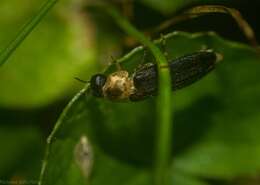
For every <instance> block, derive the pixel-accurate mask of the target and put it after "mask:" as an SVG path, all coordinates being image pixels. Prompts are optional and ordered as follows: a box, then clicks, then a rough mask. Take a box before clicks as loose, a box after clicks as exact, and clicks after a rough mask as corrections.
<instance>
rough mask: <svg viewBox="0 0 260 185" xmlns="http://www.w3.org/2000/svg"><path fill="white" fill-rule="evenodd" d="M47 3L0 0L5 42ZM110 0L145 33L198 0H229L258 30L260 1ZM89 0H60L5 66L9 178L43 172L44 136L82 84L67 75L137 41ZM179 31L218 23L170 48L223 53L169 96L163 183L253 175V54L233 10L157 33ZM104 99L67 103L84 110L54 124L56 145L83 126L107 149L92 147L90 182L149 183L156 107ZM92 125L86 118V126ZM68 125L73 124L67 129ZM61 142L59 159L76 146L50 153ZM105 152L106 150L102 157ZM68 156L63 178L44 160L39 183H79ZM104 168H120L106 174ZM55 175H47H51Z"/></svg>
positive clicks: (250, 179)
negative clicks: (168, 166) (60, 125)
mask: <svg viewBox="0 0 260 185" xmlns="http://www.w3.org/2000/svg"><path fill="white" fill-rule="evenodd" d="M42 2H43V1H42V0H37V1H35V0H23V1H21V0H11V1H10V0H1V2H0V12H1V13H0V14H1V16H0V50H2V49H4V48H5V46H6V45H7V43H8V42H9V41H10V40H11V39H12V38H13V37H14V36H15V35H16V33H17V32H18V30H19V29H20V27H21V26H22V25H23V24H24V23H25V22H26V21H27V20H28V19H29V18H30V17H32V16H33V15H34V14H35V13H36V12H37V11H38V9H39V7H40V5H41V4H42ZM107 2H108V3H111V4H113V5H114V6H116V7H117V8H118V9H119V10H120V12H121V13H122V14H124V15H126V16H128V19H129V20H130V21H131V22H132V23H133V24H134V25H135V26H136V27H137V28H139V29H140V30H143V31H149V30H151V29H152V28H155V27H156V26H158V25H159V24H160V23H161V22H163V21H164V20H167V19H169V18H171V17H173V16H174V15H176V14H178V13H179V12H181V11H182V10H183V9H185V8H189V7H192V6H194V5H201V4H221V5H226V6H228V7H233V8H236V9H238V10H239V11H240V12H241V13H242V15H243V16H244V18H245V19H246V20H247V21H248V22H249V24H250V25H251V26H252V27H253V29H254V31H255V33H256V37H257V38H260V34H259V33H260V25H259V23H258V21H259V20H258V17H259V16H260V13H259V9H260V2H258V1H252V2H251V1H250V2H249V1H245V0H236V1H227V0H220V1H218V0H187V1H184V0H175V1H173V0H163V1H162V0H161V1H159V0H140V1H130V0H126V1H119V0H118V1H116V0H113V1H112V0H111V1H107ZM91 3H94V1H87V0H86V1H84V0H64V1H60V2H59V3H58V4H57V5H56V6H55V8H54V9H53V10H51V12H49V14H48V16H47V17H46V18H44V19H43V21H42V22H41V23H40V24H39V26H38V27H36V29H35V30H34V31H33V32H32V34H30V35H29V37H28V38H27V39H26V40H25V41H24V42H23V43H22V45H21V46H20V47H19V48H18V49H17V51H15V53H14V54H13V55H12V56H11V58H10V59H9V61H8V62H7V63H6V64H4V65H3V66H2V67H1V68H0V87H1V88H0V147H1V149H0V184H3V183H5V184H6V183H9V184H10V182H11V181H12V180H14V182H19V181H23V180H27V181H26V182H27V183H28V184H30V183H29V181H31V183H34V184H35V183H36V182H37V181H38V179H39V174H40V169H41V165H42V161H43V158H44V151H45V147H46V139H47V137H48V135H49V134H50V132H51V130H52V128H53V127H54V125H55V122H56V121H57V119H58V117H59V115H60V114H61V112H62V110H63V109H64V107H65V106H66V104H67V103H68V102H69V100H70V99H71V98H72V97H73V96H74V95H75V94H76V93H77V92H78V91H79V90H80V89H82V88H83V86H84V85H83V84H81V83H79V82H78V81H76V80H75V79H74V77H79V78H81V79H84V80H87V79H89V78H90V77H91V75H93V74H95V73H98V72H102V71H104V69H106V67H107V66H108V65H109V63H110V62H111V56H113V57H114V58H120V57H121V56H123V54H127V53H128V52H129V51H130V50H131V49H133V48H134V47H136V46H138V43H136V42H134V39H133V38H129V37H128V36H127V35H125V34H124V33H123V32H122V31H121V30H120V29H119V28H118V26H117V25H116V24H115V23H114V21H113V20H112V19H111V18H110V17H109V16H107V15H106V14H105V13H104V12H102V11H98V10H95V9H91V8H87V6H88V5H89V4H91ZM175 30H180V31H185V32H191V33H196V32H204V31H214V32H216V33H217V34H218V35H220V37H218V36H210V35H204V36H198V37H193V36H191V35H185V34H179V35H178V34H177V35H176V36H174V37H173V38H172V40H170V41H169V45H167V47H168V51H170V57H177V56H181V55H183V54H186V53H190V52H192V51H196V50H199V48H201V47H202V46H203V45H206V46H210V47H212V48H214V49H216V50H217V51H222V52H223V53H224V58H225V60H224V62H223V63H222V64H220V66H219V68H217V69H216V71H214V72H213V74H210V75H209V76H207V77H206V78H205V79H203V80H202V82H199V83H198V84H194V85H192V86H191V87H189V88H187V89H185V90H183V91H182V90H181V91H180V92H177V93H176V94H175V93H174V101H173V106H174V107H175V112H174V114H175V119H174V124H175V127H174V138H173V148H174V150H173V153H174V154H173V167H172V168H173V171H172V173H173V174H171V176H172V179H173V180H172V181H171V183H170V184H174V185H196V184H197V185H202V184H212V185H215V184H216V185H218V184H225V185H237V184H238V185H258V184H260V180H259V179H260V176H259V175H260V138H259V130H260V83H259V77H258V75H259V74H260V73H259V72H260V63H259V64H258V62H260V59H259V57H258V56H257V55H256V54H255V53H254V49H252V48H250V46H247V40H246V39H245V38H244V36H243V34H242V33H241V31H240V30H239V29H238V26H237V25H236V23H235V22H234V20H233V19H232V18H231V17H230V16H228V15H221V14H218V15H213V14H212V15H208V16H204V17H201V18H198V19H194V20H188V21H185V22H183V23H180V24H177V25H174V26H171V27H169V28H168V29H166V30H164V31H163V32H162V33H163V34H167V33H170V32H173V31H175ZM160 34H161V33H157V34H153V35H152V38H154V39H156V38H159V37H160ZM230 41H234V42H230ZM258 41H259V39H258ZM171 53H172V54H171ZM139 55H140V54H137V56H138V57H139ZM133 58H134V56H133ZM131 60H133V61H139V60H137V59H126V60H123V64H124V65H126V68H127V69H128V68H133V66H137V65H138V63H136V64H134V63H131ZM129 63H130V64H131V65H132V66H131V65H130V66H129ZM80 101H81V102H84V101H85V100H84V101H83V100H80ZM102 101H103V100H95V99H91V100H89V102H87V103H82V104H83V105H81V104H80V105H75V108H73V110H75V111H77V112H81V113H82V114H83V113H84V115H83V117H81V118H80V119H78V118H77V119H76V116H75V115H74V114H73V115H69V117H70V116H71V118H74V117H75V120H74V121H71V122H72V123H73V125H74V126H73V125H70V126H68V127H66V128H64V130H62V131H60V132H61V133H59V134H58V136H57V138H58V139H61V141H59V142H61V143H59V144H58V145H57V147H60V146H70V145H69V144H68V143H67V142H68V140H69V139H70V137H71V135H73V137H74V136H75V137H76V136H77V137H76V139H75V140H77V139H78V138H80V136H81V134H82V133H81V131H78V130H81V129H82V132H83V133H86V134H87V135H88V136H89V137H90V138H91V139H92V142H93V143H95V144H94V145H95V147H96V146H97V148H98V149H95V150H97V153H99V150H102V151H101V152H100V155H97V156H98V157H97V160H98V159H100V161H99V162H97V163H98V164H97V165H96V166H95V169H94V171H95V170H96V172H95V173H94V175H93V177H92V178H93V180H90V184H103V185H105V184H107V185H110V184H111V185H114V184H140V185H141V184H149V182H150V178H149V177H148V176H150V174H149V173H150V171H149V170H148V171H146V169H149V168H151V166H152V162H151V161H152V159H153V157H152V154H151V153H152V150H151V148H152V145H153V140H154V129H155V128H154V124H155V123H153V122H154V121H153V120H154V119H153V116H151V115H153V111H154V110H153V109H152V107H153V105H154V100H148V101H145V102H141V103H139V104H131V103H126V104H123V105H122V104H117V103H109V102H102ZM137 107H138V108H137ZM78 109H79V110H78ZM85 109H87V110H85ZM84 111H85V112H84ZM75 114H76V113H75ZM85 114H86V115H85ZM118 115H119V116H118ZM125 117H127V118H128V120H127V121H125V120H124V119H125ZM68 120H69V119H67V120H65V121H63V122H66V121H68ZM68 122H69V121H68ZM76 123H77V124H76ZM87 124H88V125H90V126H86V128H85V127H84V125H87ZM78 125H80V126H78ZM82 125H83V127H84V128H82ZM140 125H141V126H140ZM74 128H75V130H76V131H72V130H74ZM77 129H78V130H77ZM84 129H85V130H86V131H85V130H84ZM70 131H71V133H73V134H71V133H70ZM92 135H94V136H92ZM126 135H127V136H126ZM64 138H65V139H64ZM63 139H64V140H63ZM140 140H141V141H140ZM65 141H66V142H65ZM63 142H64V143H63ZM73 142H74V141H73ZM67 144H68V145H67ZM73 146H74V145H73ZM56 151H60V153H59V152H57V156H58V155H61V156H62V154H63V155H65V156H66V155H71V151H73V149H71V151H70V152H68V153H66V151H67V148H66V150H65V149H64V150H63V149H60V148H58V149H57V148H55V149H53V148H51V155H55V153H56ZM61 152H64V153H61ZM103 153H104V155H103ZM107 156H109V157H111V158H109V160H108V157H107ZM99 157H100V158H99ZM56 158H58V157H56ZM56 158H55V156H54V157H51V159H50V161H51V162H50V164H49V165H58V162H57V161H60V163H62V160H61V159H63V158H62V157H60V158H58V160H57V159H56ZM71 158H72V157H70V159H71ZM54 159H55V161H56V162H57V164H56V163H55V161H54ZM66 159H67V158H66V157H65V158H64V160H66ZM95 160H96V159H95ZM52 161H53V162H52ZM115 161H116V162H115ZM101 163H102V164H101ZM66 165H67V166H70V167H71V168H69V169H70V170H68V171H69V172H68V173H70V174H73V175H71V176H70V175H68V176H67V177H66V181H65V180H64V181H65V182H64V181H60V180H55V177H57V178H61V175H57V174H59V173H60V174H64V173H62V172H59V173H57V174H56V172H57V171H55V169H53V168H54V167H52V166H51V167H47V172H46V174H47V175H45V177H44V181H43V184H75V183H77V184H84V183H85V180H82V178H81V177H79V176H80V175H78V174H77V173H78V172H77V170H74V168H75V167H74V166H73V165H74V163H73V165H71V164H66ZM66 165H65V164H64V166H62V165H61V167H60V168H59V167H57V168H58V171H65V170H66V169H67V168H66ZM99 169H101V170H99ZM111 169H113V170H115V171H114V172H115V174H117V173H118V176H116V175H115V174H113V173H112V172H110V170H111ZM48 170H49V171H48ZM102 170H103V171H102ZM113 170H112V171H113ZM110 173H111V174H110ZM147 174H149V175H147ZM51 175H53V179H51V178H50V177H49V176H51ZM128 175H129V176H128ZM112 176H113V177H112ZM50 179H51V180H50ZM83 179H84V178H83ZM82 182H84V183H82Z"/></svg>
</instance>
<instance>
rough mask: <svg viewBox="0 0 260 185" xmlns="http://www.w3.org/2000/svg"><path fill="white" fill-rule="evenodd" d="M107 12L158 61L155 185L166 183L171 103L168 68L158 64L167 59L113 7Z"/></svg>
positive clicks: (170, 128)
mask: <svg viewBox="0 0 260 185" xmlns="http://www.w3.org/2000/svg"><path fill="white" fill-rule="evenodd" d="M105 8H106V10H107V12H108V13H109V14H110V15H111V16H112V17H113V18H114V20H115V21H116V22H117V24H118V25H119V26H120V27H121V28H122V29H123V30H124V31H125V32H126V33H128V34H129V35H131V36H133V37H134V38H136V39H137V40H139V41H140V42H141V43H142V44H143V45H145V46H147V47H148V48H149V49H150V51H151V52H152V53H153V55H154V56H155V58H156V61H157V62H158V64H159V65H158V71H159V96H158V100H157V117H158V120H157V123H158V129H157V130H158V133H157V137H158V139H157V143H156V156H155V178H154V182H155V184H156V185H164V184H166V183H167V171H168V164H169V160H170V155H171V137H172V136H171V135H172V134H171V133H172V105H171V102H172V101H171V94H172V92H171V79H170V73H169V70H168V69H167V68H166V70H165V68H164V69H161V68H160V67H159V66H161V65H163V64H167V60H166V58H165V56H164V55H163V53H162V52H161V51H160V49H159V48H158V47H157V46H156V45H155V44H154V43H153V42H151V41H150V40H149V39H148V38H147V37H146V36H145V35H143V34H142V33H141V32H139V31H138V30H137V29H136V28H135V27H134V26H133V25H131V24H130V23H129V22H128V21H127V20H126V19H125V18H124V17H123V16H122V15H120V14H119V13H118V12H117V11H116V10H115V9H114V8H113V7H105Z"/></svg>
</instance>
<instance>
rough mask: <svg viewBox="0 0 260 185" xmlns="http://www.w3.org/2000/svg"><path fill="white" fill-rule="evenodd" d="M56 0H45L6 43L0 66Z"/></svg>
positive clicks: (0, 57) (0, 56)
mask: <svg viewBox="0 0 260 185" xmlns="http://www.w3.org/2000/svg"><path fill="white" fill-rule="evenodd" d="M57 1H58V0H46V2H45V3H44V4H43V5H42V7H41V8H40V10H39V11H38V13H37V14H36V15H35V16H33V17H32V19H31V20H30V21H28V23H26V24H25V25H24V26H23V27H22V28H21V31H19V32H18V34H17V35H16V36H15V38H14V39H13V40H12V41H11V42H10V43H9V44H8V45H7V47H6V48H5V49H4V50H3V51H1V53H0V66H2V65H3V64H4V63H5V62H6V61H7V59H8V58H9V57H10V56H11V54H12V53H13V52H14V51H15V50H16V49H17V47H18V46H19V45H20V44H21V43H22V42H23V41H24V39H25V38H26V37H27V36H28V35H29V34H30V33H31V32H32V31H33V29H34V28H35V27H36V26H37V25H38V24H39V23H40V22H41V20H42V19H43V17H44V16H45V15H46V14H47V13H48V12H49V10H50V9H51V8H52V7H53V6H54V5H55V4H56V3H57Z"/></svg>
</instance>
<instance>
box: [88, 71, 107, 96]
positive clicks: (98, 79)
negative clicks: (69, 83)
mask: <svg viewBox="0 0 260 185" xmlns="http://www.w3.org/2000/svg"><path fill="white" fill-rule="evenodd" d="M106 80H107V77H106V76H105V75H103V74H96V75H94V76H92V77H91V80H90V87H91V89H92V92H93V95H94V96H96V97H103V96H104V95H103V91H102V88H103V86H104V85H105V83H106Z"/></svg>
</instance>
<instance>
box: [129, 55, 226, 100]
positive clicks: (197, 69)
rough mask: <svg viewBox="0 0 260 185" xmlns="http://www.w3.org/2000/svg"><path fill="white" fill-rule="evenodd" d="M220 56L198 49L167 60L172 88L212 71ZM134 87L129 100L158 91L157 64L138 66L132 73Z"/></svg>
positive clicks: (188, 83)
mask: <svg viewBox="0 0 260 185" xmlns="http://www.w3.org/2000/svg"><path fill="white" fill-rule="evenodd" d="M220 59H221V56H220V55H219V54H217V53H215V52H213V51H211V50H206V51H198V52H194V53H192V54H188V55H185V56H182V57H179V58H176V59H174V60H171V61H169V63H168V67H169V69H170V74H171V85H172V90H173V91H174V90H177V89H181V88H183V87H186V86H188V85H191V84H192V83H194V82H196V81H198V80H200V79H201V78H202V77H203V76H205V75H206V74H208V73H209V72H210V71H212V70H213V69H214V67H215V64H216V63H217V61H219V60H220ZM133 83H134V87H135V89H136V91H135V93H134V94H132V95H131V96H130V100H131V101H139V100H143V99H144V98H146V97H148V96H154V95H156V94H157V92H158V71H157V64H155V63H147V64H145V65H143V66H141V67H140V68H138V69H137V70H136V71H135V73H134V75H133Z"/></svg>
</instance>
